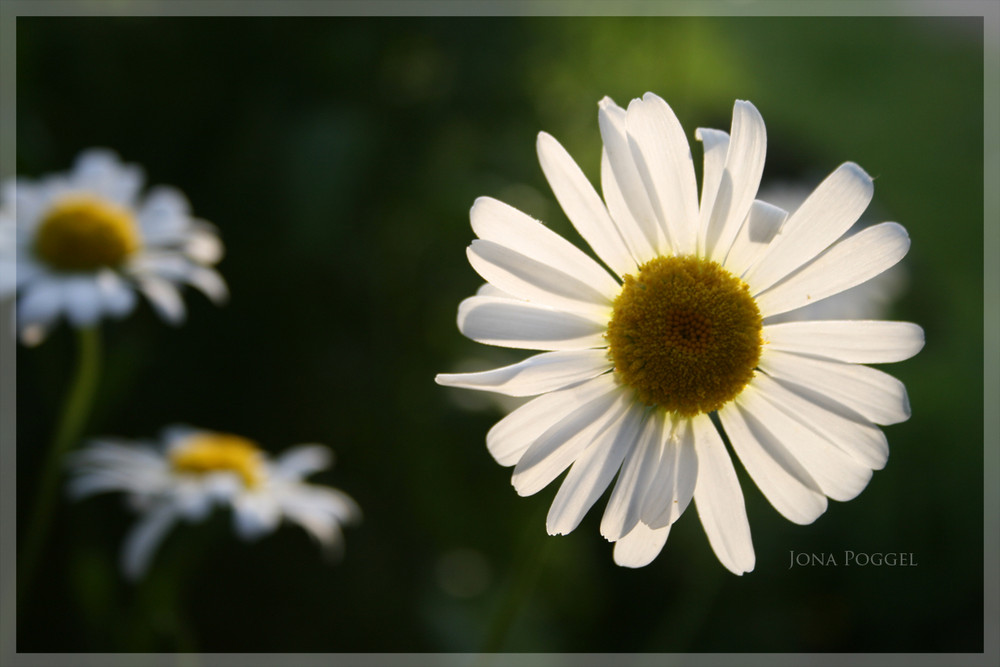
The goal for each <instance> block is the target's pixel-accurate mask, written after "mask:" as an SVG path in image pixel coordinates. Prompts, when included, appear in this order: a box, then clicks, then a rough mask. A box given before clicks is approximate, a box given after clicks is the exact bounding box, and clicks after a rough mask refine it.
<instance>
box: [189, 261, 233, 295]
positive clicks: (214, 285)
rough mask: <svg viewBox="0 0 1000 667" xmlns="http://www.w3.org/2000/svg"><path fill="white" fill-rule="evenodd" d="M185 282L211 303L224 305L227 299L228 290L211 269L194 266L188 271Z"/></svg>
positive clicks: (220, 278)
mask: <svg viewBox="0 0 1000 667" xmlns="http://www.w3.org/2000/svg"><path fill="white" fill-rule="evenodd" d="M187 282H188V283H189V284H190V285H192V286H193V287H195V288H197V289H198V291H200V292H201V293H202V294H204V295H205V296H207V297H208V298H209V299H211V300H212V302H213V303H224V302H225V301H226V300H227V299H229V288H228V287H227V286H226V281H225V280H223V279H222V276H221V275H219V273H218V272H217V271H215V270H213V269H209V268H206V267H201V266H195V267H191V269H190V270H189V271H188V275H187Z"/></svg>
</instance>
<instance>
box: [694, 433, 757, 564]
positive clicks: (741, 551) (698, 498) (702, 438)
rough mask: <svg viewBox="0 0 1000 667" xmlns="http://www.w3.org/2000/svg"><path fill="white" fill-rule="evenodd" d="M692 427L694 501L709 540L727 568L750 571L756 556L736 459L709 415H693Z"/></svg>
mask: <svg viewBox="0 0 1000 667" xmlns="http://www.w3.org/2000/svg"><path fill="white" fill-rule="evenodd" d="M691 427H692V429H693V430H694V447H695V453H696V454H697V457H698V481H697V484H696V485H695V488H694V505H695V508H696V509H697V510H698V517H699V518H700V519H701V525H702V527H703V528H704V529H705V535H706V536H708V543H709V544H711V545H712V551H714V552H715V555H716V557H717V558H718V559H719V562H720V563H722V565H723V566H724V567H725V568H726V569H727V570H729V571H730V572H732V573H733V574H738V575H741V574H743V573H744V572H750V571H752V570H753V568H754V564H755V563H756V557H755V556H754V551H753V541H752V540H751V539H750V522H749V521H748V520H747V510H746V504H745V503H744V500H743V491H742V490H741V489H740V483H739V480H738V479H737V477H736V470H735V469H734V468H733V462H732V460H731V459H730V458H729V453H728V452H727V451H726V446H725V444H723V442H722V438H721V437H720V436H719V432H718V431H717V430H716V428H715V424H713V423H712V420H711V419H709V417H708V415H699V416H697V417H695V418H693V419H692V420H691Z"/></svg>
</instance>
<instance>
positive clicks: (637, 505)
mask: <svg viewBox="0 0 1000 667" xmlns="http://www.w3.org/2000/svg"><path fill="white" fill-rule="evenodd" d="M630 412H631V418H632V419H633V420H635V421H636V422H641V421H642V420H643V418H644V417H645V413H644V410H643V409H642V408H640V407H638V406H637V407H634V408H633V409H632V410H631V411H630ZM664 426H665V424H664V416H663V415H662V414H661V413H660V411H655V412H652V413H650V414H649V416H648V418H645V423H644V424H643V426H642V430H641V432H640V433H639V435H638V437H637V438H636V443H635V446H634V447H633V448H632V449H630V450H629V451H628V453H627V454H626V455H625V462H624V464H623V465H622V470H621V473H619V475H618V481H617V482H615V488H614V490H612V492H611V497H610V498H608V505H607V507H606V508H605V509H604V516H603V517H601V535H603V536H604V537H605V538H606V539H608V540H611V541H612V542H613V541H616V540H619V539H621V538H622V537H624V536H625V535H626V534H627V533H628V532H630V531H631V530H632V529H633V528H635V526H636V525H637V524H638V523H639V520H640V518H641V510H642V505H643V502H644V500H645V496H646V492H647V489H648V488H649V484H650V482H651V481H652V480H653V477H654V475H655V473H656V468H657V464H658V463H659V460H660V449H661V446H660V443H661V441H662V439H663V430H664ZM636 428H638V427H636Z"/></svg>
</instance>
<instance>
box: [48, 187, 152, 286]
mask: <svg viewBox="0 0 1000 667" xmlns="http://www.w3.org/2000/svg"><path fill="white" fill-rule="evenodd" d="M138 247H139V229H138V227H137V225H136V223H135V219H134V218H133V217H132V214H131V212H129V211H128V210H127V209H125V208H123V207H121V206H119V205H117V204H115V203H114V202H110V201H107V200H105V199H100V198H98V197H94V196H91V195H71V196H67V197H64V198H62V199H61V200H59V201H57V202H56V203H55V204H54V205H53V206H52V207H51V208H50V209H49V212H48V214H47V215H46V216H45V218H44V219H43V220H42V221H41V223H39V226H38V232H37V235H36V237H35V252H36V253H37V254H38V256H39V257H41V258H42V259H43V260H45V261H46V262H47V263H49V264H50V265H52V266H53V267H54V268H56V269H59V270H62V271H93V270H94V269H97V268H100V267H102V266H112V267H113V266H118V265H119V264H121V263H122V262H123V261H125V259H126V258H127V257H128V256H129V255H131V254H132V253H133V252H135V250H136V249H137V248H138Z"/></svg>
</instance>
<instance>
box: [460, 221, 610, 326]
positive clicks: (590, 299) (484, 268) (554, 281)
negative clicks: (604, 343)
mask: <svg viewBox="0 0 1000 667" xmlns="http://www.w3.org/2000/svg"><path fill="white" fill-rule="evenodd" d="M466 254H467V255H468V258H469V264H471V265H472V268H473V269H475V270H476V273H478V274H479V275H481V276H482V277H483V278H485V279H486V280H488V281H489V282H490V283H491V284H493V285H495V286H497V287H499V288H500V289H501V290H503V291H504V292H507V293H509V294H512V295H514V296H515V297H517V298H519V299H523V300H525V301H530V302H532V303H537V304H539V305H543V306H549V307H550V308H558V309H560V310H567V311H571V312H581V313H586V314H589V315H596V316H599V317H603V318H610V315H611V298H609V297H608V296H605V295H604V294H601V293H600V292H599V291H597V290H595V289H594V288H593V287H591V286H590V285H588V284H587V283H584V282H582V281H580V280H577V279H576V278H575V277H573V276H572V275H570V274H567V273H563V272H562V271H559V270H558V269H554V268H552V267H551V266H549V265H548V264H545V263H543V262H539V261H537V260H534V259H531V258H530V257H526V256H525V255H522V254H520V253H518V252H515V251H514V250H511V249H510V248H507V247H505V246H502V245H500V244H499V243H494V242H493V241H483V240H482V239H479V240H476V241H473V242H472V244H471V245H470V246H469V247H468V249H467V250H466Z"/></svg>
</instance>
